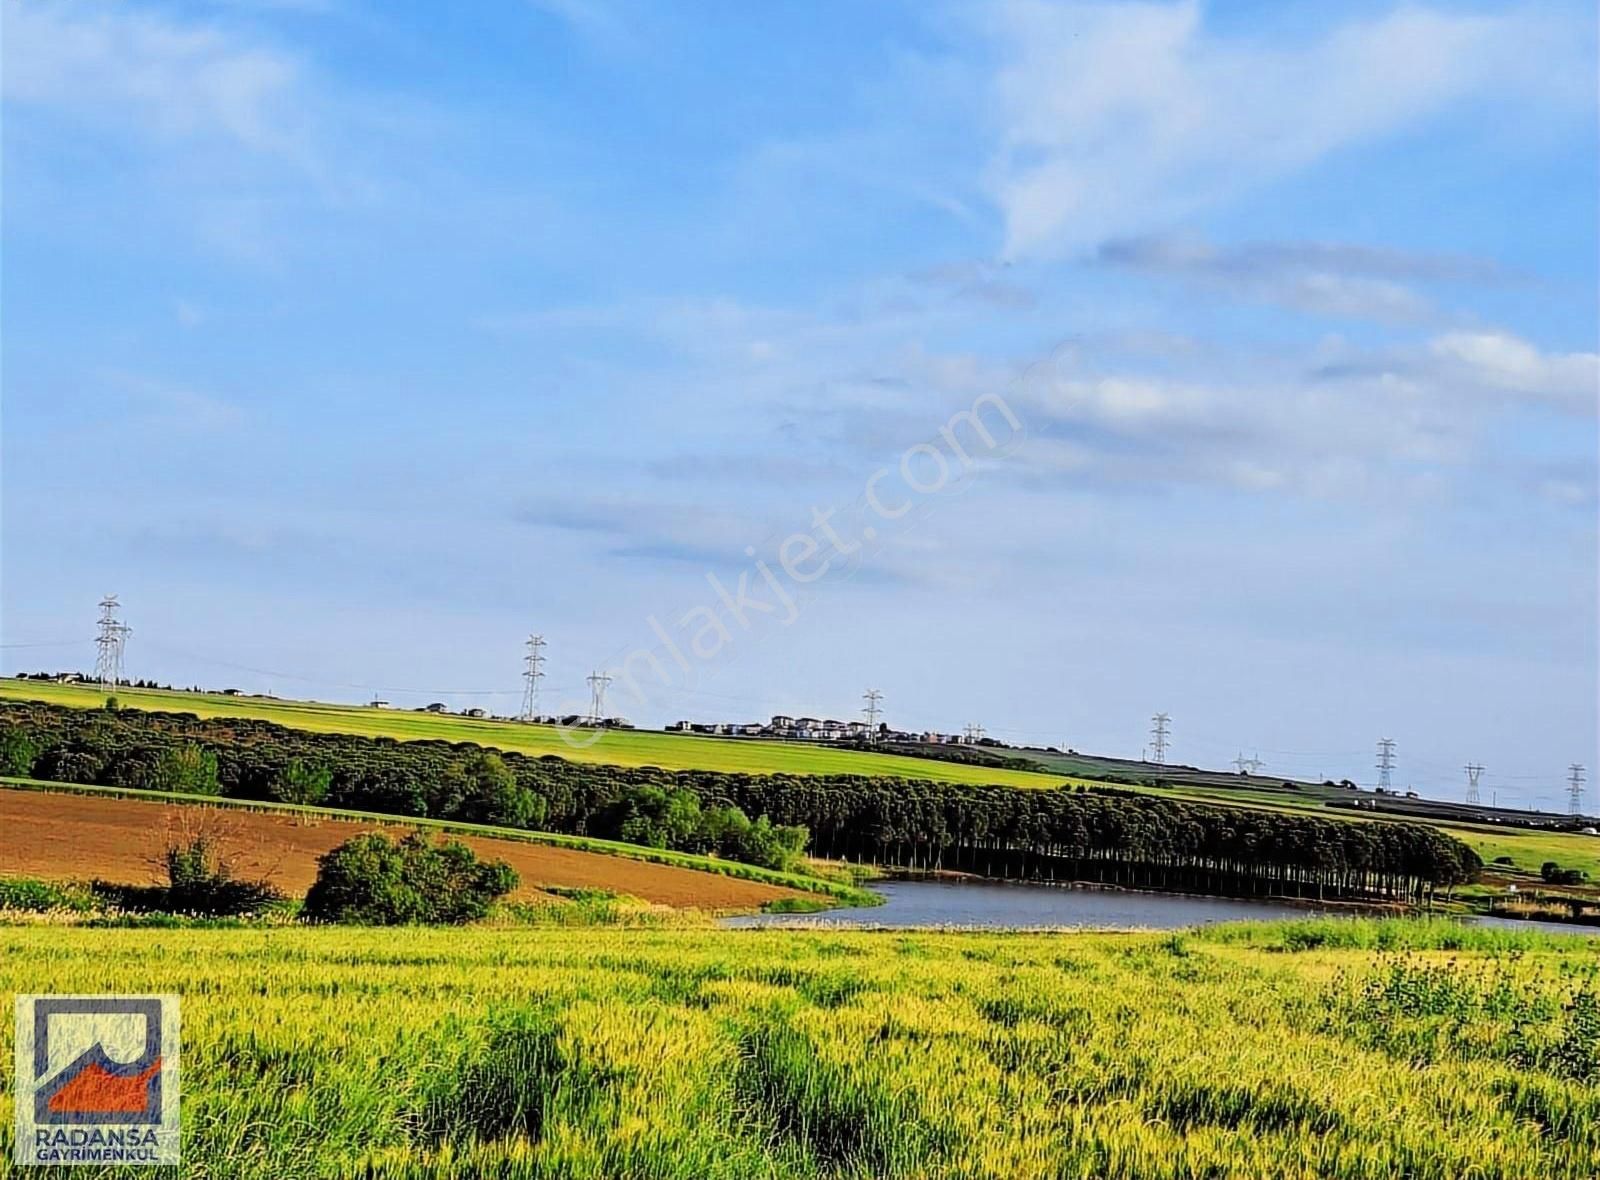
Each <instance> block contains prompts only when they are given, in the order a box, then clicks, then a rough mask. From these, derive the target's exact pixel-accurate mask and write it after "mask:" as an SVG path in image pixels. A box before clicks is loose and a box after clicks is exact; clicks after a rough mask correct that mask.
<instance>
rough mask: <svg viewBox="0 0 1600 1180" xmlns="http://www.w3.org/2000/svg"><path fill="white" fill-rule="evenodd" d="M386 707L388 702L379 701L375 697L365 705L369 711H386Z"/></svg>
mask: <svg viewBox="0 0 1600 1180" xmlns="http://www.w3.org/2000/svg"><path fill="white" fill-rule="evenodd" d="M388 707H389V702H388V701H380V700H379V699H378V698H377V697H373V698H372V700H371V702H370V703H369V704H368V705H367V708H369V709H387V708H388Z"/></svg>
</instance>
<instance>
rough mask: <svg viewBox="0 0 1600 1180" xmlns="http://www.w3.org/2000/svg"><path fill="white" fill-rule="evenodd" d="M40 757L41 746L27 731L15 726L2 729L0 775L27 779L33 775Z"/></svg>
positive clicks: (0, 737) (0, 732)
mask: <svg viewBox="0 0 1600 1180" xmlns="http://www.w3.org/2000/svg"><path fill="white" fill-rule="evenodd" d="M38 757H39V744H38V743H37V742H35V741H34V740H33V739H32V738H31V737H29V736H28V734H27V731H26V730H23V729H19V728H18V727H17V726H15V725H7V726H5V727H4V728H3V729H0V774H14V775H20V776H24V777H26V776H27V775H29V774H31V773H33V763H34V761H35V759H37V758H38Z"/></svg>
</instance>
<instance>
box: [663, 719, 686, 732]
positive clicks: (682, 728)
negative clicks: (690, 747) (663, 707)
mask: <svg viewBox="0 0 1600 1180" xmlns="http://www.w3.org/2000/svg"><path fill="white" fill-rule="evenodd" d="M667 732H668V733H688V732H689V723H688V722H687V721H674V722H673V723H672V724H671V725H669V726H667Z"/></svg>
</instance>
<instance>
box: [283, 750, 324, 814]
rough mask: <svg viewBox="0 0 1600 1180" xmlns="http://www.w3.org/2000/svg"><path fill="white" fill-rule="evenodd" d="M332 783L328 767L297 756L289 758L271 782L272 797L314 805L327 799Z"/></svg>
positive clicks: (284, 801)
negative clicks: (314, 764)
mask: <svg viewBox="0 0 1600 1180" xmlns="http://www.w3.org/2000/svg"><path fill="white" fill-rule="evenodd" d="M332 785H333V771H332V770H330V769H329V768H328V767H326V766H313V765H311V764H309V763H307V762H304V761H302V760H301V759H299V758H291V759H289V764H288V765H287V766H285V767H284V768H283V771H282V773H280V774H279V775H278V779H277V781H276V782H275V783H273V784H272V797H273V798H274V799H276V800H278V801H279V802H280V803H299V804H302V805H304V806H315V805H316V804H318V803H321V802H322V801H323V800H325V799H327V797H328V789H329V788H330V787H331V786H332Z"/></svg>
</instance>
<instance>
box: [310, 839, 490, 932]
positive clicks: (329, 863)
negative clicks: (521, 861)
mask: <svg viewBox="0 0 1600 1180" xmlns="http://www.w3.org/2000/svg"><path fill="white" fill-rule="evenodd" d="M516 885H517V874H516V873H515V872H514V871H513V870H512V868H511V866H510V865H508V864H506V863H505V862H504V861H492V862H486V861H480V860H479V859H478V858H477V856H476V855H475V854H474V853H473V851H472V849H470V848H468V847H467V846H466V845H465V844H463V843H461V842H460V841H459V840H450V841H446V842H444V843H440V844H434V843H431V842H430V841H429V840H428V838H427V837H426V836H424V835H423V834H422V833H421V832H413V833H412V834H411V835H409V836H407V837H406V838H405V839H403V840H400V841H395V840H391V839H390V838H389V837H388V836H386V835H384V834H383V833H382V832H368V833H366V834H365V835H361V836H357V837H355V838H354V839H351V840H346V841H345V842H344V843H343V844H341V845H339V847H337V848H335V849H334V850H333V851H331V852H329V853H327V854H326V855H324V856H323V857H322V858H321V859H320V860H319V861H318V862H317V879H316V882H315V883H314V884H313V885H312V886H311V891H310V892H309V893H308V894H306V901H305V906H304V907H303V908H302V909H301V911H300V912H301V915H302V916H303V917H305V918H307V919H308V920H310V921H313V922H350V923H359V924H364V925H372V926H400V925H407V924H410V923H455V924H460V923H464V922H473V921H477V920H478V919H480V918H482V917H484V916H485V915H486V914H487V913H488V912H489V906H490V904H491V903H493V902H494V901H495V900H496V899H497V898H500V897H504V896H505V895H506V894H507V893H510V892H511V890H513V889H515V888H516Z"/></svg>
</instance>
